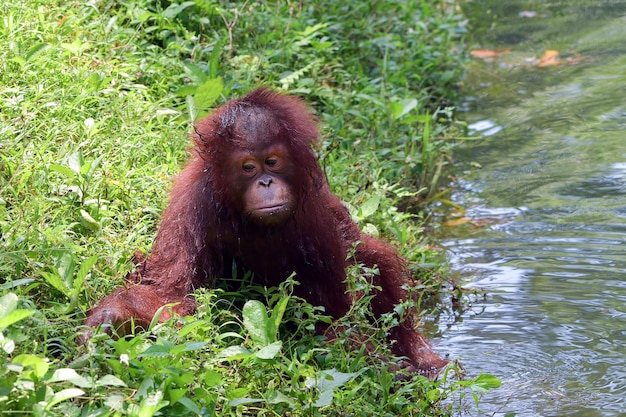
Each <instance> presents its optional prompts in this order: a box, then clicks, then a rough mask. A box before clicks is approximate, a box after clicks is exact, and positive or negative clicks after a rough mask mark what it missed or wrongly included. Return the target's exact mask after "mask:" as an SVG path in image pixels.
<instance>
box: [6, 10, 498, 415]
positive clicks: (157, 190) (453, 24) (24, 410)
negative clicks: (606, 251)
mask: <svg viewBox="0 0 626 417" xmlns="http://www.w3.org/2000/svg"><path fill="white" fill-rule="evenodd" d="M408 3H410V4H406V3H395V2H391V1H382V2H361V3H358V4H354V5H350V6H346V5H344V4H345V2H343V1H330V2H326V3H325V5H324V6H323V7H322V6H318V5H316V6H314V5H313V4H315V3H311V4H308V3H302V5H301V4H300V3H289V2H286V3H282V2H281V3H266V2H262V3H249V2H245V3H230V4H229V5H228V6H222V5H221V3H213V2H204V1H196V2H185V3H182V4H169V3H166V2H163V3H161V2H156V3H153V2H150V1H147V0H136V1H135V0H132V1H131V0H128V1H121V2H113V1H97V0H94V1H89V2H63V1H60V0H57V1H41V0H21V1H14V2H6V1H5V2H2V3H0V411H1V412H11V413H12V414H15V415H21V414H24V415H26V414H29V415H30V414H34V415H132V416H135V415H137V416H150V415H154V414H155V413H160V414H161V415H176V416H181V415H197V414H200V415H214V414H218V415H311V416H313V415H335V414H344V415H377V416H384V415H389V416H396V415H445V414H448V413H449V412H450V411H451V410H452V409H453V408H454V404H455V403H454V402H453V399H455V398H458V397H461V396H463V395H465V394H466V393H467V392H470V393H472V394H473V395H478V394H480V393H482V392H484V390H486V389H489V388H491V387H493V386H495V385H497V381H496V380H494V379H492V378H491V377H488V376H485V377H481V378H482V379H481V378H478V379H476V380H457V379H452V378H450V377H448V375H446V377H445V378H442V379H440V380H439V381H436V382H432V381H428V380H426V379H424V378H422V377H420V376H417V375H414V376H412V377H410V378H409V379H407V380H400V379H397V378H395V376H394V373H393V372H390V371H389V370H388V369H387V367H388V366H387V364H386V362H385V360H384V359H382V358H387V357H391V354H390V352H389V347H388V346H387V345H386V343H385V340H384V331H385V326H386V325H388V323H385V322H384V321H383V323H380V326H373V325H372V324H371V323H370V322H371V321H370V320H369V319H368V318H369V314H368V306H367V303H366V301H367V299H366V298H364V299H363V300H362V302H361V303H360V304H359V305H357V306H356V307H355V309H354V310H353V311H352V312H351V313H350V315H349V316H348V317H346V318H345V320H344V321H345V323H346V324H349V325H347V326H344V327H343V329H344V330H343V331H344V332H345V333H346V334H344V335H343V336H344V337H342V338H340V339H339V340H338V341H336V342H333V343H324V341H323V340H321V339H320V337H319V336H317V335H316V333H315V332H314V325H315V323H316V322H318V321H319V320H328V318H327V317H325V316H324V315H323V314H322V312H321V311H319V309H316V308H314V307H313V306H310V305H308V304H306V303H304V302H303V301H301V300H297V299H296V298H295V297H293V296H292V291H291V288H292V285H294V284H293V282H291V281H289V282H287V283H285V284H284V285H283V286H282V287H281V288H273V289H263V288H254V287H250V286H245V283H242V289H241V291H237V292H235V293H226V292H224V290H220V289H216V290H211V291H208V290H206V291H201V292H200V293H199V294H198V299H199V301H200V306H201V307H200V310H199V312H198V314H196V315H195V316H193V317H187V318H183V319H181V320H180V322H179V323H178V325H176V324H174V323H171V322H168V323H164V324H154V325H153V326H152V327H151V329H150V331H149V332H145V333H140V334H138V335H137V336H136V337H130V338H124V339H119V340H115V339H111V338H109V337H108V336H105V335H102V336H98V337H96V338H95V339H94V340H93V342H91V343H89V345H88V346H84V347H79V346H77V345H76V341H75V336H76V334H77V332H78V331H79V329H80V325H81V324H82V321H83V319H84V314H85V311H86V309H87V308H88V307H89V306H91V305H93V304H94V303H95V302H96V301H97V300H98V299H100V298H101V297H102V296H103V295H104V294H106V293H108V292H109V291H110V290H111V289H112V288H113V287H116V286H118V285H120V284H121V282H122V279H123V277H124V276H125V274H126V273H127V271H128V270H129V269H130V268H131V267H132V266H131V264H130V259H131V257H132V253H133V252H135V250H137V249H142V250H146V251H147V250H149V248H150V245H151V242H152V239H153V238H154V234H155V230H156V227H157V225H158V220H159V217H160V213H161V211H162V210H163V209H164V206H165V204H166V201H167V190H168V187H169V181H170V178H171V177H172V176H174V175H175V174H176V173H177V172H178V171H179V170H180V167H181V165H182V164H183V163H184V161H185V159H186V157H187V148H188V146H189V144H190V143H189V140H188V137H187V133H188V132H189V130H190V126H191V123H192V121H193V120H194V119H195V118H197V117H200V116H202V115H204V114H206V113H207V112H208V111H209V110H210V109H211V108H212V107H214V106H216V105H219V104H221V103H223V102H224V101H225V100H226V99H228V98H231V97H235V96H238V95H241V94H243V93H244V92H247V91H249V90H251V89H252V88H254V87H255V86H258V85H262V84H263V85H270V86H273V87H275V88H279V89H284V90H285V91H288V92H290V93H294V94H299V95H301V96H302V97H304V98H305V99H306V100H307V102H309V103H310V104H311V106H312V107H313V108H314V109H315V110H316V111H317V113H318V116H319V118H320V120H321V127H322V131H323V135H324V136H323V137H324V141H323V146H322V148H321V149H320V150H319V152H320V161H321V163H322V164H323V166H324V168H325V170H326V172H327V174H328V177H329V181H330V183H331V185H332V186H333V189H334V190H335V192H336V193H337V194H338V195H340V196H341V197H342V198H343V199H345V200H346V202H347V203H349V205H350V206H351V208H352V211H353V214H354V216H355V219H356V220H357V221H358V222H359V223H360V224H361V226H362V227H363V228H364V229H365V230H367V231H369V232H371V233H375V234H379V235H381V236H383V237H384V238H387V239H389V240H391V241H393V242H395V243H396V244H397V245H398V247H400V248H402V252H403V254H404V255H405V256H406V257H407V258H409V259H410V260H411V261H412V264H413V266H414V269H415V271H416V279H417V280H419V282H418V283H419V284H420V285H422V286H423V288H424V292H425V293H426V294H430V295H431V296H432V297H431V298H434V299H436V298H437V296H438V294H439V291H440V286H441V280H442V278H441V274H440V272H439V270H438V268H437V266H436V263H437V260H438V259H439V258H438V257H439V254H437V253H432V252H430V251H429V250H428V249H427V248H426V246H425V245H423V244H422V243H423V237H424V236H423V234H422V233H421V224H422V223H421V218H422V216H423V214H422V213H424V211H423V210H422V209H423V207H424V206H425V205H426V204H428V203H429V202H432V201H433V199H436V198H438V196H441V194H440V192H441V189H440V188H439V185H438V184H439V179H440V177H441V176H442V172H443V171H444V170H445V165H446V163H447V157H446V155H447V153H448V152H449V150H450V149H451V147H452V146H453V141H452V140H451V138H452V137H453V136H454V135H455V134H456V129H457V128H456V126H457V123H456V122H455V121H454V119H453V116H452V112H451V110H450V109H448V108H447V107H446V106H447V105H448V104H449V103H451V102H452V101H451V100H453V99H454V97H455V90H456V86H457V82H458V81H459V79H460V77H461V75H462V56H461V55H459V54H458V53H455V52H454V51H455V50H459V47H460V36H461V35H462V33H463V31H464V23H463V20H462V18H461V17H460V16H458V15H456V14H455V12H454V10H447V9H446V7H452V5H448V4H447V3H446V2H442V3H440V2H435V1H432V2H430V1H428V2H422V3H419V4H418V3H416V2H408ZM398 207H402V208H404V209H406V210H399V209H398ZM411 213H418V214H411ZM350 276H351V277H354V282H355V283H357V282H359V277H361V276H362V271H360V270H359V269H358V268H354V269H353V270H352V271H351V272H350ZM250 299H258V300H263V301H264V303H263V304H257V303H254V302H248V300H250ZM266 309H267V311H266ZM355 328H359V333H360V335H361V337H362V335H367V336H368V337H370V338H371V339H370V340H371V343H372V344H373V346H376V347H377V349H378V351H379V352H380V355H368V354H366V352H364V351H363V350H359V343H350V338H351V334H350V329H355ZM450 376H451V375H450ZM444 404H445V405H444Z"/></svg>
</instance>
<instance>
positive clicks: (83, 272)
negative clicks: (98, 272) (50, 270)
mask: <svg viewBox="0 0 626 417" xmlns="http://www.w3.org/2000/svg"><path fill="white" fill-rule="evenodd" d="M81 211H82V210H81ZM97 261H98V255H93V256H90V257H89V258H87V259H85V260H84V261H83V262H82V263H81V264H80V268H79V269H78V272H77V273H76V279H75V280H74V290H75V291H78V290H80V289H81V288H82V286H83V282H84V281H85V278H86V277H87V274H88V273H89V270H90V269H91V267H92V266H93V265H94V264H95V263H96V262H97Z"/></svg>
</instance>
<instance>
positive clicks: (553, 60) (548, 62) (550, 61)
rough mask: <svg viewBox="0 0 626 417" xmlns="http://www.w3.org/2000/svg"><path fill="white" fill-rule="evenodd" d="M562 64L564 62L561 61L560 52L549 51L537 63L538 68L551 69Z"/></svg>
mask: <svg viewBox="0 0 626 417" xmlns="http://www.w3.org/2000/svg"><path fill="white" fill-rule="evenodd" d="M561 63H562V61H561V58H559V51H554V50H552V49H548V50H547V51H545V52H544V53H543V55H542V56H541V58H539V63H537V66H539V67H549V66H552V65H559V64H561Z"/></svg>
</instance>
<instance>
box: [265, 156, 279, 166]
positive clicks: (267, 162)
mask: <svg viewBox="0 0 626 417" xmlns="http://www.w3.org/2000/svg"><path fill="white" fill-rule="evenodd" d="M265 165H267V166H268V167H270V168H272V167H275V166H276V165H278V158H277V157H270V158H267V159H266V160H265Z"/></svg>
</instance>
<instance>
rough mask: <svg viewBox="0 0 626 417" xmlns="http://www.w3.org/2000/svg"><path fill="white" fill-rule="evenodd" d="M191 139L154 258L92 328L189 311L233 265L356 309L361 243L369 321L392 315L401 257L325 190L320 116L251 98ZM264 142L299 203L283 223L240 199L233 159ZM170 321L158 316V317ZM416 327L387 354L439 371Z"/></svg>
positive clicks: (289, 100)
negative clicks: (369, 281) (259, 216)
mask: <svg viewBox="0 0 626 417" xmlns="http://www.w3.org/2000/svg"><path fill="white" fill-rule="evenodd" d="M193 138H194V141H195V148H194V153H193V156H192V158H191V160H190V162H189V163H188V164H187V166H186V167H185V168H184V169H183V171H182V172H181V173H180V175H179V176H178V178H177V180H176V182H175V184H174V187H173V189H172V192H171V196H170V203H169V206H168V207H167V209H166V210H165V213H164V215H163V219H162V221H161V226H160V228H159V231H158V234H157V236H156V240H155V241H154V245H153V248H152V254H151V255H150V256H149V257H148V258H147V259H146V260H144V261H143V262H141V263H140V266H139V268H138V270H137V271H135V272H133V273H132V274H131V276H130V281H131V282H133V283H132V284H129V285H128V286H126V287H124V288H118V289H117V290H115V291H114V292H113V293H112V294H110V295H109V296H107V297H105V298H104V299H103V300H101V301H100V303H99V304H98V305H97V306H96V307H95V308H93V309H92V310H91V311H90V312H89V314H88V318H87V320H86V324H87V325H88V326H91V327H96V326H98V325H113V326H116V327H119V326H121V325H123V324H124V323H125V322H128V321H129V320H130V319H131V318H132V319H133V320H134V321H135V323H137V324H140V325H144V326H145V325H147V324H148V323H149V322H150V321H151V320H152V318H153V316H154V314H155V312H156V311H157V309H159V308H160V307H161V306H163V305H165V304H168V303H180V304H178V305H176V306H175V307H173V309H172V310H173V313H175V314H178V315H190V314H193V313H194V311H195V309H196V305H195V301H194V299H193V297H192V296H191V294H192V293H193V291H194V290H195V289H196V288H200V287H205V286H211V285H213V284H214V281H215V280H216V279H219V277H222V276H224V271H225V270H226V271H230V268H231V264H232V261H233V260H234V261H236V262H237V263H238V264H239V265H241V266H243V267H245V268H246V269H247V270H250V271H252V272H253V273H254V279H255V281H256V282H258V283H261V284H263V285H268V286H273V285H277V284H279V283H280V282H281V281H282V280H284V279H285V278H286V277H288V276H289V275H290V274H291V273H292V272H295V273H296V279H297V280H298V281H299V282H300V283H301V285H299V286H298V287H297V288H296V290H295V291H296V294H297V295H299V296H301V297H303V298H305V299H306V300H308V301H309V302H310V303H312V304H314V305H321V306H324V307H325V309H326V312H327V313H328V314H330V315H331V316H333V317H335V318H338V317H341V316H343V315H344V314H345V313H346V312H347V311H348V309H349V307H350V305H351V302H352V301H351V298H350V296H349V295H348V294H346V285H345V283H344V280H345V278H346V273H345V268H346V266H348V264H349V263H351V262H350V261H349V260H346V257H347V254H348V251H349V250H350V249H351V248H352V246H353V243H354V242H356V241H359V242H360V243H359V244H358V245H357V247H356V253H355V258H356V261H357V262H359V263H361V264H364V265H366V266H369V267H374V266H377V267H378V269H379V271H380V274H379V275H376V276H375V277H374V282H373V285H375V286H378V287H380V288H381V290H380V291H377V293H376V295H375V297H374V298H373V302H372V309H373V311H374V313H375V314H376V315H381V314H383V313H388V312H390V311H392V310H393V307H394V305H395V304H397V303H398V302H400V301H401V300H403V299H404V298H405V297H406V296H407V294H406V291H405V290H404V289H403V288H402V286H403V285H404V284H406V283H407V282H409V277H408V272H407V269H406V265H405V261H404V260H403V259H402V258H400V257H399V256H398V255H397V254H396V252H395V251H394V250H393V249H392V247H391V246H390V245H388V244H387V243H385V242H383V241H381V240H378V239H375V238H373V237H371V236H368V235H365V234H363V233H361V231H360V230H359V228H358V226H357V225H356V223H354V221H353V220H352V219H351V217H350V214H349V213H348V210H347V209H346V207H345V206H344V205H343V204H342V203H341V201H340V200H339V199H338V198H337V197H336V196H334V195H333V194H332V193H331V190H330V188H329V186H328V183H327V182H326V180H325V178H324V174H323V171H322V169H321V168H320V166H319V164H318V162H317V159H316V157H315V154H314V153H313V151H312V149H311V147H312V146H313V145H315V144H316V143H317V140H318V131H317V128H316V124H315V120H314V118H313V117H312V116H311V114H310V113H309V111H308V110H307V108H306V106H305V105H304V104H303V103H302V101H301V100H299V99H297V98H294V97H289V96H285V95H282V94H279V93H276V92H273V91H271V90H268V89H259V90H256V91H254V92H252V93H250V94H249V95H247V96H245V97H243V98H241V99H238V100H232V101H230V102H228V103H227V104H226V105H224V106H222V107H220V108H218V109H217V110H215V111H214V112H213V113H212V114H211V115H209V116H208V117H206V118H205V119H203V120H201V121H200V122H198V124H197V126H196V128H195V133H194V135H193ZM259 143H264V144H265V143H267V144H271V145H277V146H282V148H280V149H283V150H284V152H283V153H284V154H285V155H284V157H285V160H286V162H285V164H286V167H283V168H281V172H280V174H278V175H276V176H275V179H276V180H277V181H280V180H284V181H285V182H286V183H287V187H288V191H289V192H290V195H291V198H292V199H293V200H294V201H293V202H294V204H295V205H294V206H293V208H292V209H291V211H289V212H288V214H287V215H284V216H283V217H285V216H286V217H285V218H284V219H283V218H282V217H279V218H278V219H280V221H278V220H270V222H274V221H276V222H277V223H270V224H264V223H262V222H261V223H259V222H256V221H254V220H253V219H251V218H250V217H251V215H248V214H247V213H246V210H247V209H246V208H245V207H244V206H243V204H244V203H242V201H243V200H244V199H245V197H244V198H242V195H241V194H242V191H241V190H244V189H246V187H247V185H246V184H245V174H240V173H238V172H239V171H238V170H239V169H240V165H238V164H239V162H238V160H235V161H233V159H234V158H236V155H245V154H246V153H247V152H252V151H253V150H254V149H256V147H258V146H259ZM264 146H265V145H264ZM281 155H282V154H281ZM255 185H256V184H255ZM257 186H258V185H257ZM167 317H169V313H164V314H163V315H162V316H161V319H165V318H167ZM414 326H415V323H414V319H413V317H412V316H409V317H406V318H405V319H404V321H403V323H402V324H401V325H400V326H397V327H395V328H394V329H393V331H392V333H391V334H390V336H389V337H390V339H393V340H396V341H397V342H396V343H395V344H394V351H395V352H396V353H398V354H400V355H404V356H407V357H408V358H409V359H410V360H411V362H412V364H413V365H414V366H415V367H417V368H419V370H420V371H421V372H423V373H432V372H433V371H436V370H439V369H441V368H442V367H443V366H445V364H446V363H447V361H446V360H444V359H441V358H440V357H439V356H438V355H437V354H435V353H434V352H433V351H432V350H431V349H430V347H429V345H428V342H427V341H426V340H425V338H424V337H423V336H422V335H421V334H420V333H419V332H418V331H417V330H416V329H415V327H414Z"/></svg>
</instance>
